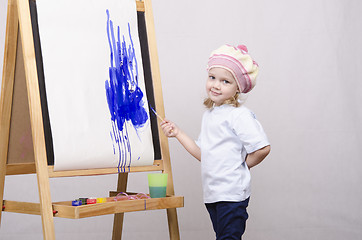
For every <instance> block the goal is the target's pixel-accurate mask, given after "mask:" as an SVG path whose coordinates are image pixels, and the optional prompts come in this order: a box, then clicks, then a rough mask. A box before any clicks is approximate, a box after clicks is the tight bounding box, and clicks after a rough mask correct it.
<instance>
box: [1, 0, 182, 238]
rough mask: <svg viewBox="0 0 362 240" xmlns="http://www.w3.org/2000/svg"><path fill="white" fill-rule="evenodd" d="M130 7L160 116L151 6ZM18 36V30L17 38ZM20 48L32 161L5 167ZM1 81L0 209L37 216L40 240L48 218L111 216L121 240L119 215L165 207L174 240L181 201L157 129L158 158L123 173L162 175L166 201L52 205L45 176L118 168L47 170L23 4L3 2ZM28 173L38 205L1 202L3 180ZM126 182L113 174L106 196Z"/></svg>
mask: <svg viewBox="0 0 362 240" xmlns="http://www.w3.org/2000/svg"><path fill="white" fill-rule="evenodd" d="M136 4H137V11H139V12H144V14H145V20H146V29H147V39H148V46H149V56H150V63H151V73H152V79H153V85H154V89H153V91H154V96H155V105H156V108H157V111H158V113H159V114H160V115H162V116H164V105H163V99H162V88H161V80H160V71H159V65H158V55H157V48H156V38H155V29H154V22H153V14H152V5H151V1H150V0H145V1H144V2H143V1H139V0H136ZM18 32H20V35H19V34H18ZM20 39H21V44H20ZM20 50H22V58H23V63H24V72H25V76H24V77H25V82H26V90H27V96H28V98H27V103H28V105H29V115H30V126H31V136H32V142H33V150H34V162H30V163H29V162H26V163H11V164H10V163H9V164H8V163H7V161H8V149H9V138H10V135H11V132H10V125H11V118H12V106H13V101H14V100H13V95H14V83H17V81H19V80H18V79H17V78H16V74H15V66H16V63H17V61H21V59H17V58H19V54H18V53H17V51H19V52H21V51H20ZM2 79H3V81H2V86H1V100H0V117H1V118H0V201H2V202H3V209H2V210H3V211H7V212H16V213H24V214H35V215H41V218H42V226H43V235H44V239H55V232H54V221H53V217H63V218H72V219H77V218H84V217H92V216H99V215H104V214H114V215H115V216H114V226H113V239H114V240H115V239H121V236H122V224H123V214H124V212H131V211H144V210H154V209H166V210H167V217H168V225H169V234H170V239H179V238H180V236H179V229H178V220H177V213H176V208H178V207H183V204H184V199H183V197H181V196H174V187H173V180H172V179H173V178H172V171H171V164H170V154H169V147H168V140H167V138H166V137H165V136H164V135H163V134H161V130H160V128H159V133H160V134H159V136H160V144H161V155H162V159H159V160H155V161H154V165H153V166H146V167H131V169H130V171H129V172H144V171H162V172H164V173H168V185H167V197H165V198H156V199H145V200H144V199H142V200H125V201H118V202H117V201H110V202H105V203H97V204H93V205H84V206H72V205H71V201H66V202H57V203H53V202H52V201H51V194H50V186H49V178H51V177H70V176H89V175H103V174H117V173H118V169H117V168H107V169H89V170H74V171H56V172H55V171H54V169H53V166H48V164H47V155H46V146H45V139H44V127H43V118H42V109H41V102H40V94H39V86H38V75H37V66H36V60H35V52H34V42H33V32H32V25H31V16H30V9H29V2H28V0H8V14H7V26H6V40H5V54H4V68H3V76H2ZM30 173H36V175H37V179H38V190H39V199H40V202H39V203H26V202H18V201H6V200H3V197H4V195H3V194H4V185H5V176H6V175H18V174H30ZM127 180H128V172H125V173H118V184H117V191H116V192H110V198H112V196H114V195H115V194H117V193H118V192H125V191H126V190H127ZM0 223H1V211H0Z"/></svg>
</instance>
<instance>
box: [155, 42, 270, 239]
mask: <svg viewBox="0 0 362 240" xmlns="http://www.w3.org/2000/svg"><path fill="white" fill-rule="evenodd" d="M207 71H208V78H207V81H206V92H207V96H208V98H206V100H205V101H204V105H205V106H206V107H207V109H208V110H207V111H206V112H205V113H204V115H203V118H202V125H201V133H200V136H199V140H198V141H197V142H195V141H194V140H192V139H191V138H190V137H189V136H188V135H186V134H185V133H184V132H183V131H182V130H181V129H180V128H179V127H178V126H176V125H175V124H174V123H173V122H171V121H169V120H165V121H163V122H162V123H161V127H162V130H163V132H164V133H165V135H166V136H167V137H175V138H176V139H177V140H178V141H179V142H180V143H181V144H182V145H183V146H184V147H185V149H186V150H187V151H188V152H189V153H190V154H191V155H192V156H194V157H195V158H196V159H198V160H199V161H201V172H202V183H203V191H204V202H205V205H206V208H207V210H208V212H209V214H210V218H211V221H212V224H213V228H214V231H215V233H216V239H217V240H221V239H228V240H229V239H241V236H242V235H243V233H244V231H245V223H246V220H247V218H248V214H247V211H246V208H247V206H248V203H249V197H250V172H249V169H250V168H252V167H254V166H255V165H257V164H259V163H260V162H261V161H262V160H263V159H264V158H265V157H266V156H267V155H268V154H269V151H270V144H269V142H268V139H267V137H266V135H265V133H264V130H263V128H262V126H261V125H260V123H259V122H258V121H257V120H256V118H255V115H254V114H253V113H252V112H251V111H250V110H249V109H247V108H246V107H245V106H242V101H241V100H240V99H239V95H241V94H246V93H248V92H249V91H250V90H252V89H253V87H254V86H255V79H256V76H257V74H258V65H257V64H256V62H255V61H253V60H252V58H251V57H250V55H249V54H248V51H247V48H246V47H245V46H243V45H240V46H238V47H233V46H229V45H224V46H221V47H220V48H218V49H216V50H215V51H213V52H212V53H211V56H210V58H209V62H208V66H207ZM243 96H245V95H243Z"/></svg>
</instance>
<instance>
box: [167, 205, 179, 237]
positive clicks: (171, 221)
mask: <svg viewBox="0 0 362 240" xmlns="http://www.w3.org/2000/svg"><path fill="white" fill-rule="evenodd" d="M167 221H168V231H169V234H170V239H171V240H179V239H180V232H179V229H178V220H177V212H176V208H170V209H167Z"/></svg>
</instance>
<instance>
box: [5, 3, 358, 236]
mask: <svg viewBox="0 0 362 240" xmlns="http://www.w3.org/2000/svg"><path fill="white" fill-rule="evenodd" d="M5 2H6V0H0V3H1V6H0V13H1V20H0V21H1V25H0V37H1V39H0V44H1V48H0V50H1V52H0V53H2V51H3V38H4V32H5V24H4V21H5V10H4V7H6V3H5ZM153 10H154V18H155V26H156V36H157V44H158V53H159V61H160V68H161V77H162V85H163V91H164V101H165V110H166V115H167V118H169V119H171V120H173V121H175V122H176V123H178V125H179V126H180V127H182V128H183V129H184V131H186V132H188V133H189V134H190V135H191V136H192V137H194V138H196V137H197V136H198V133H199V130H200V121H201V116H202V113H203V111H204V108H203V106H202V100H203V98H204V96H205V90H204V85H205V80H206V70H205V69H206V62H207V58H208V56H209V54H210V52H211V51H212V50H214V49H215V48H217V47H219V46H220V45H222V44H224V43H229V44H234V45H236V44H240V43H243V44H245V45H247V46H248V48H249V51H250V53H251V54H252V56H253V57H254V58H255V59H256V61H257V62H258V63H259V65H260V75H259V77H258V83H257V86H256V87H255V89H254V90H253V91H252V93H251V95H250V97H249V99H248V100H247V102H246V106H248V107H249V108H250V109H252V110H253V111H254V112H255V113H256V115H257V117H258V119H259V120H260V121H261V123H262V124H263V126H264V128H265V131H266V132H267V134H268V136H269V139H270V141H271V143H272V152H271V154H270V155H269V156H268V158H267V159H266V160H265V161H264V162H263V163H262V164H261V165H259V166H258V167H256V168H254V169H252V178H253V182H252V188H253V192H252V197H251V202H250V207H249V214H250V219H249V221H248V226H247V231H246V234H245V239H246V240H259V239H260V240H265V239H268V240H290V239H293V240H304V239H310V240H312V239H318V240H324V239H325V240H339V239H350V240H358V239H362V230H361V229H362V228H361V226H362V208H361V207H360V203H361V202H362V191H361V187H360V185H361V183H362V174H361V169H362V163H361V160H362V158H361V148H360V143H361V130H362V128H361V125H360V123H361V122H362V121H361V118H362V110H361V109H362V108H361V107H360V106H359V105H360V102H361V101H362V95H361V94H360V93H361V92H362V84H361V77H362V70H361V69H362V68H361V56H362V50H361V47H360V46H359V44H360V43H361V42H362V34H361V33H360V30H361V29H362V16H361V14H360V12H361V10H362V2H361V1H353V0H347V1H341V0H330V1H326V0H306V1H287V0H276V1H267V0H255V1H245V0H225V1H218V0H210V1H191V0H184V1H160V0H154V1H153ZM0 64H1V65H0V66H2V61H1V63H0ZM170 151H171V157H172V167H173V174H174V184H175V190H176V194H177V195H183V196H185V207H184V208H182V209H179V210H178V215H179V225H180V230H181V237H182V239H191V240H192V239H212V238H213V231H212V227H211V224H210V222H209V218H208V214H207V212H206V210H205V209H204V206H203V203H202V194H201V183H200V164H199V163H198V162H197V161H196V160H194V159H192V157H190V156H189V155H188V154H187V153H186V151H184V150H183V149H182V147H181V146H180V145H179V144H178V143H177V142H176V141H175V140H173V139H171V140H170ZM146 181H147V180H146V175H145V174H131V177H130V183H129V189H130V190H132V191H147V183H146ZM5 184H6V189H5V199H8V200H23V201H36V200H37V199H38V195H37V192H36V188H37V184H36V177H35V176H16V177H9V176H8V177H6V183H5ZM51 188H52V198H53V200H54V201H60V200H69V199H72V198H76V197H79V196H103V195H106V194H107V191H108V190H110V189H115V188H116V176H114V175H110V176H102V177H81V178H66V179H64V178H63V179H51ZM33 189H34V190H33ZM29 190H30V191H29ZM166 226H167V220H166V215H165V213H164V211H163V210H160V211H152V212H148V213H144V212H139V213H130V214H126V217H125V229H124V238H125V239H145V238H147V239H167V238H168V230H167V227H166ZM55 228H56V235H57V239H80V237H87V238H88V239H110V236H111V231H112V216H102V217H95V218H89V219H81V220H69V219H57V218H56V219H55ZM41 234H42V230H41V219H40V217H38V216H28V215H19V214H13V213H4V214H3V219H2V225H1V229H0V238H1V239H40V238H41V237H40V236H41Z"/></svg>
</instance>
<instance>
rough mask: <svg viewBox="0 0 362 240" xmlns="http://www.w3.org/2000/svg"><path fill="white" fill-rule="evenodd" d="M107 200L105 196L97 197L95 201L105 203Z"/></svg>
mask: <svg viewBox="0 0 362 240" xmlns="http://www.w3.org/2000/svg"><path fill="white" fill-rule="evenodd" d="M105 202H107V199H106V198H97V203H105Z"/></svg>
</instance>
